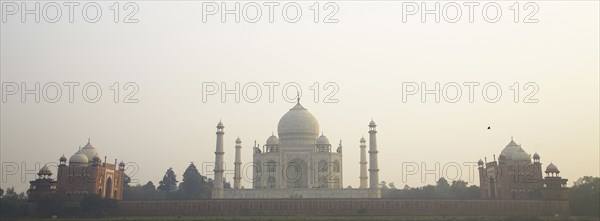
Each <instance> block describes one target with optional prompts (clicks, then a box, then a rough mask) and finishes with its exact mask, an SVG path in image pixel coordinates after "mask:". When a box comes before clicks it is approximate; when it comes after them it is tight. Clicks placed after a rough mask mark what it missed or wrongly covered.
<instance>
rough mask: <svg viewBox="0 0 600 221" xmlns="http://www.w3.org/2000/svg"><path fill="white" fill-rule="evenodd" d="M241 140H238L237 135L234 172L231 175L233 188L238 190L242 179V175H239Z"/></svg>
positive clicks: (240, 167)
mask: <svg viewBox="0 0 600 221" xmlns="http://www.w3.org/2000/svg"><path fill="white" fill-rule="evenodd" d="M241 149H242V140H240V138H239V137H238V138H237V139H236V140H235V163H234V166H235V172H234V175H233V188H234V189H236V190H238V189H240V188H241V183H240V182H241V181H242V176H241V174H242V173H241V169H242V151H241Z"/></svg>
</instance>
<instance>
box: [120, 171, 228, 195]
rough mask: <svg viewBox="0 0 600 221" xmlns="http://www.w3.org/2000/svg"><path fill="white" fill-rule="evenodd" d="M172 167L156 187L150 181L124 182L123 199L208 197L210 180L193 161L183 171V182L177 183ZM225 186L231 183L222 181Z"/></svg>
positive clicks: (210, 185)
mask: <svg viewBox="0 0 600 221" xmlns="http://www.w3.org/2000/svg"><path fill="white" fill-rule="evenodd" d="M177 183H179V181H178V180H177V175H175V172H174V171H173V168H169V169H168V170H167V172H165V175H164V176H163V179H162V180H161V181H160V182H159V186H158V188H155V187H154V183H152V182H151V181H150V182H148V183H146V184H145V185H143V186H142V185H139V184H138V185H135V186H130V185H129V184H126V185H125V187H124V191H123V200H165V199H170V200H195V199H210V197H211V189H212V180H211V179H207V177H206V176H202V175H201V174H200V172H199V171H198V169H197V168H196V166H195V165H194V163H191V164H190V165H189V166H188V167H187V169H186V170H185V172H184V173H183V182H181V183H179V186H178V185H177ZM224 187H225V188H231V184H230V183H228V182H225V183H224Z"/></svg>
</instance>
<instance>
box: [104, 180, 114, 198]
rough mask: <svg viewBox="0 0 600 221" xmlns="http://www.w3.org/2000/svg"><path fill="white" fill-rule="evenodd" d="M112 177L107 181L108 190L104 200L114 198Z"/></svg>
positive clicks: (105, 192)
mask: <svg viewBox="0 0 600 221" xmlns="http://www.w3.org/2000/svg"><path fill="white" fill-rule="evenodd" d="M112 184H113V183H112V177H109V178H108V179H106V190H105V191H104V198H112V191H111V190H112Z"/></svg>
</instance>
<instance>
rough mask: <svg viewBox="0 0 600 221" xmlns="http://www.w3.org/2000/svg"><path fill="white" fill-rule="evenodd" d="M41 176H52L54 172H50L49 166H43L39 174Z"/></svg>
mask: <svg viewBox="0 0 600 221" xmlns="http://www.w3.org/2000/svg"><path fill="white" fill-rule="evenodd" d="M38 175H39V176H44V175H45V176H51V175H52V172H51V171H50V168H48V166H43V167H42V169H40V171H39V172H38Z"/></svg>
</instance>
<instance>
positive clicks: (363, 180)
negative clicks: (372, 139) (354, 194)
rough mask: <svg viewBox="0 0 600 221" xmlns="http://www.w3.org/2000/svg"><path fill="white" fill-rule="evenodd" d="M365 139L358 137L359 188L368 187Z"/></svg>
mask: <svg viewBox="0 0 600 221" xmlns="http://www.w3.org/2000/svg"><path fill="white" fill-rule="evenodd" d="M366 142H367V140H365V138H364V137H362V138H360V177H359V178H360V187H359V188H360V189H366V188H368V186H367V185H368V184H367V182H368V181H367V179H368V178H369V177H367V144H366Z"/></svg>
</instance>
